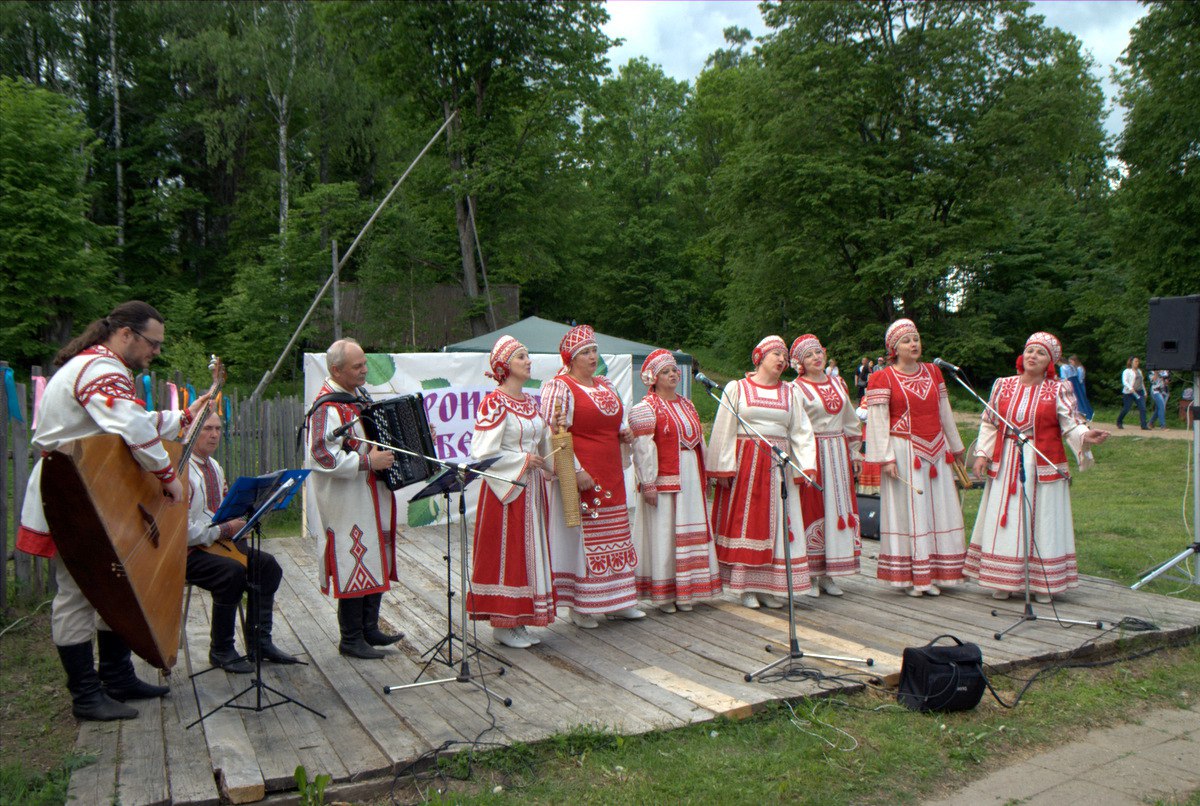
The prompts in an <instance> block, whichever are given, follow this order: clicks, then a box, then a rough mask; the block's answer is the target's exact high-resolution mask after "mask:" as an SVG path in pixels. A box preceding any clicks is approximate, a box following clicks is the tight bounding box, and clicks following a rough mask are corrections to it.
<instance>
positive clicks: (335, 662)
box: [275, 540, 463, 765]
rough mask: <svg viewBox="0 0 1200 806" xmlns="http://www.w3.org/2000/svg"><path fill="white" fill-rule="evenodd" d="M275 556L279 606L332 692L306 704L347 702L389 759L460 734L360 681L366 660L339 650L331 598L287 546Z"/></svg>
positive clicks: (324, 707)
mask: <svg viewBox="0 0 1200 806" xmlns="http://www.w3.org/2000/svg"><path fill="white" fill-rule="evenodd" d="M276 542H277V543H284V542H288V543H290V542H292V541H283V540H280V541H276ZM295 542H296V543H297V544H298V543H299V542H300V541H298V540H297V541H295ZM288 548H290V549H294V548H296V546H295V545H293V546H290V547H288ZM275 556H276V559H277V560H279V564H280V566H282V567H283V569H284V573H283V584H281V585H280V587H279V592H278V593H277V594H276V602H277V603H278V605H279V607H278V610H279V611H280V612H281V613H283V614H285V615H286V618H287V621H288V624H289V625H290V627H291V629H292V631H293V632H294V633H295V635H296V637H297V638H298V639H299V640H300V641H301V643H302V644H303V646H304V648H305V650H306V651H307V652H308V655H309V658H310V660H311V661H312V663H313V667H312V668H313V669H314V670H315V671H317V672H319V673H320V674H321V675H322V676H323V677H324V678H325V681H326V683H325V685H327V686H328V691H329V692H330V694H331V695H332V696H330V697H327V699H326V700H325V701H324V702H323V703H321V704H317V703H310V705H312V706H313V707H315V708H317V709H319V710H321V711H325V712H326V713H328V712H330V711H332V710H333V709H334V708H339V707H340V708H345V709H346V710H347V712H348V713H349V714H350V715H351V716H352V717H353V718H354V719H355V720H356V721H357V722H358V723H359V726H360V727H361V729H362V731H363V732H365V733H366V734H367V735H368V736H370V737H371V739H372V741H374V743H375V746H376V747H377V748H378V749H379V750H380V752H382V753H383V754H384V756H385V757H386V758H387V759H388V761H389V763H391V764H392V765H395V764H398V763H402V762H407V761H408V760H409V759H411V758H414V757H416V756H418V755H420V754H422V753H424V752H425V751H427V750H429V749H431V748H432V747H435V746H437V745H439V744H441V743H442V742H443V741H444V740H446V739H454V740H459V739H462V738H463V736H462V735H461V734H459V733H458V732H457V731H455V730H454V729H453V728H451V727H450V726H449V725H448V724H447V723H446V722H445V721H444V720H442V719H441V718H440V717H438V716H437V715H436V713H431V710H432V709H430V708H429V707H428V706H427V705H422V704H420V703H419V705H422V707H420V708H418V709H415V710H416V711H417V713H415V714H406V715H401V714H399V713H397V711H395V710H394V708H393V706H392V705H391V704H390V703H389V702H388V701H387V700H385V699H384V698H383V694H382V692H381V691H379V690H378V689H374V688H372V687H369V686H367V685H364V684H363V681H362V678H361V675H359V673H358V670H357V668H356V666H355V664H358V663H366V662H367V661H353V663H352V662H351V661H350V660H349V659H347V658H344V657H342V656H341V655H340V654H338V651H337V641H338V638H337V635H338V629H337V626H336V623H335V622H336V618H335V615H334V608H333V606H332V603H331V602H330V601H329V600H327V599H326V598H325V597H324V595H323V594H322V593H321V592H320V591H319V590H318V589H317V588H316V587H315V586H314V585H313V579H312V576H311V575H306V574H304V573H302V572H301V571H300V569H299V567H298V566H297V565H296V563H295V562H294V561H293V559H292V554H291V551H290V550H289V551H280V552H278V553H277V554H276V555H275ZM327 624H329V625H331V626H327ZM373 662H374V661H373ZM378 662H379V663H382V661H378ZM377 692H378V693H377Z"/></svg>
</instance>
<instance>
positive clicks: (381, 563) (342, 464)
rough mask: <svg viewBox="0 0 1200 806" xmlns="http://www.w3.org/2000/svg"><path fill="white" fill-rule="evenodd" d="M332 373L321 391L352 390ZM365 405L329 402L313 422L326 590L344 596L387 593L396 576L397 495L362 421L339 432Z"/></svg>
mask: <svg viewBox="0 0 1200 806" xmlns="http://www.w3.org/2000/svg"><path fill="white" fill-rule="evenodd" d="M347 391H348V390H346V389H343V388H342V387H341V386H339V385H338V384H336V383H334V381H333V380H332V379H330V378H326V379H325V384H324V385H323V386H322V387H321V389H320V390H319V391H318V392H317V396H318V397H320V396H321V395H327V394H330V393H333V392H340V393H343V394H345V393H347ZM360 413H361V407H360V406H359V405H358V404H354V403H334V402H329V403H325V404H323V405H321V406H318V407H317V410H316V411H315V412H313V415H312V419H311V420H310V421H309V424H308V454H309V462H308V467H309V468H311V469H312V473H310V474H309V477H308V483H309V485H311V490H312V493H313V496H314V497H315V499H316V502H317V515H318V517H319V518H320V524H319V526H320V530H321V534H322V535H324V540H323V542H322V546H321V590H322V591H323V592H324V593H329V590H330V586H331V585H332V588H333V595H334V598H337V599H345V598H354V597H358V596H366V595H368V594H372V593H383V592H384V591H386V590H388V588H389V587H391V582H392V581H395V580H398V579H399V577H398V576H397V575H396V545H395V534H396V498H395V496H394V495H393V494H392V491H391V490H389V489H388V488H387V485H386V484H384V483H383V482H382V481H381V480H380V479H379V478H378V477H377V476H376V475H375V472H374V471H373V470H371V467H370V465H369V464H368V462H367V453H368V451H369V449H370V446H369V445H367V444H366V443H364V442H361V441H360V440H362V439H364V438H365V437H366V434H365V433H364V432H363V430H362V423H361V422H359V423H355V424H354V426H353V427H352V428H351V430H350V431H349V432H347V433H346V434H345V435H344V436H342V437H336V436H334V435H333V432H334V431H335V430H337V429H338V428H339V427H341V426H342V425H344V424H345V423H348V422H350V421H351V420H354V419H355V418H357V417H358V416H359V414H360Z"/></svg>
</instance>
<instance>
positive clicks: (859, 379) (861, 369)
mask: <svg viewBox="0 0 1200 806" xmlns="http://www.w3.org/2000/svg"><path fill="white" fill-rule="evenodd" d="M870 378H871V359H869V358H867V357H866V356H865V355H864V356H863V357H862V361H861V362H859V365H858V369H856V370H854V389H855V391H857V392H858V402H860V403H861V402H862V399H863V395H865V394H866V393H867V381H868V380H870Z"/></svg>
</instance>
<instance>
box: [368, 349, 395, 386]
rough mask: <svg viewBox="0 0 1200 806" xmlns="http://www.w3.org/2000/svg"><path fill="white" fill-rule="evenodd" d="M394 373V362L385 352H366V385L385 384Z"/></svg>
mask: <svg viewBox="0 0 1200 806" xmlns="http://www.w3.org/2000/svg"><path fill="white" fill-rule="evenodd" d="M395 374H396V362H395V361H393V360H392V357H391V356H390V355H388V354H387V353H367V386H387V385H388V381H390V380H391V379H392V376H393V375H395Z"/></svg>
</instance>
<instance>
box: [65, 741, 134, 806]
mask: <svg viewBox="0 0 1200 806" xmlns="http://www.w3.org/2000/svg"><path fill="white" fill-rule="evenodd" d="M120 732H121V723H120V722H80V723H79V736H78V737H77V738H76V739H75V755H76V756H95V759H96V760H95V761H93V762H92V763H91V764H89V765H87V766H86V767H81V768H80V769H78V770H75V772H73V773H72V774H71V783H70V784H69V785H68V786H67V803H70V804H71V805H72V806H100V805H101V804H104V806H108V804H112V803H114V802H116V797H117V761H118V747H119V745H120V741H119V739H120Z"/></svg>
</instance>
